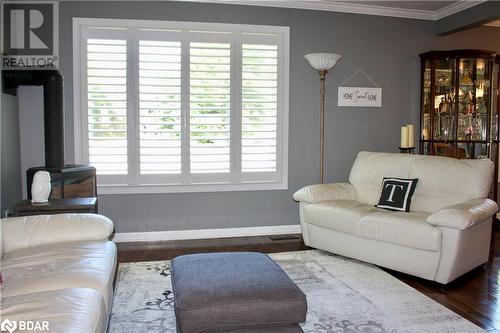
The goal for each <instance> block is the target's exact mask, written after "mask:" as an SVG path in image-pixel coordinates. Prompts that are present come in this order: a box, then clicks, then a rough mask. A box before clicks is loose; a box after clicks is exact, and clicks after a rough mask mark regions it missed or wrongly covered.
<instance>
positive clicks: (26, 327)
mask: <svg viewBox="0 0 500 333" xmlns="http://www.w3.org/2000/svg"><path fill="white" fill-rule="evenodd" d="M17 330H19V331H23V332H25V331H37V332H40V331H50V325H49V322H48V321H47V320H9V319H4V320H3V321H2V322H1V323H0V331H1V332H9V333H13V332H15V331H17Z"/></svg>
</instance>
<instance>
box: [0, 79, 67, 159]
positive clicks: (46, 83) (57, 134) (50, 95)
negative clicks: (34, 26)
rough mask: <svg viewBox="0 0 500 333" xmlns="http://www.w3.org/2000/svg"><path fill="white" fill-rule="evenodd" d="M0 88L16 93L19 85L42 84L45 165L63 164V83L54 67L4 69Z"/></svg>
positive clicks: (9, 92) (6, 91)
mask: <svg viewBox="0 0 500 333" xmlns="http://www.w3.org/2000/svg"><path fill="white" fill-rule="evenodd" d="M2 80H3V90H4V92H5V93H8V94H12V95H16V94H17V88H18V87H19V86H43V117H44V132H45V135H44V136H45V166H46V167H47V168H63V167H64V103H63V100H64V95H63V91H64V82H63V77H62V76H61V74H60V73H59V71H56V70H3V71H2Z"/></svg>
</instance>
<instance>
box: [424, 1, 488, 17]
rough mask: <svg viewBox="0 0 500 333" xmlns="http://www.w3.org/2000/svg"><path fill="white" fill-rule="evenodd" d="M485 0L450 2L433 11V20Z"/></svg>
mask: <svg viewBox="0 0 500 333" xmlns="http://www.w3.org/2000/svg"><path fill="white" fill-rule="evenodd" d="M486 1H487V0H468V1H459V2H456V3H454V4H451V5H449V6H446V7H444V8H443V9H440V10H438V11H436V12H435V14H434V15H435V16H434V20H436V21H437V20H440V19H442V18H445V17H447V16H450V15H453V14H456V13H458V12H461V11H463V10H466V9H469V8H472V7H474V6H477V5H480V4H482V3H483V2H486Z"/></svg>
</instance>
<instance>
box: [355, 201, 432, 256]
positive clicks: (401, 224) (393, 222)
mask: <svg viewBox="0 0 500 333" xmlns="http://www.w3.org/2000/svg"><path fill="white" fill-rule="evenodd" d="M428 216H429V214H427V213H419V212H392V211H387V210H380V211H378V212H375V213H372V214H370V215H367V216H364V217H363V218H362V219H361V220H360V221H359V230H360V232H359V234H358V236H361V237H364V238H368V239H375V240H379V241H382V242H387V243H392V244H398V245H402V246H406V247H410V248H414V249H420V250H427V251H440V250H441V230H440V229H439V228H436V227H434V226H433V225H431V224H430V223H428V222H427V221H426V219H427V217H428Z"/></svg>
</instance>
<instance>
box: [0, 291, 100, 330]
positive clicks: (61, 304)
mask: <svg viewBox="0 0 500 333" xmlns="http://www.w3.org/2000/svg"><path fill="white" fill-rule="evenodd" d="M0 313H2V320H5V319H9V320H10V321H20V320H23V321H28V320H30V321H37V320H40V321H48V324H49V330H50V332H71V333H91V332H93V333H104V332H106V325H107V315H106V308H105V305H104V300H103V298H102V296H101V295H100V294H99V293H98V292H97V291H95V290H92V289H82V288H74V289H61V290H51V291H45V292H40V293H34V294H28V295H18V296H11V297H2V302H1V304H0ZM41 324H42V323H41V322H40V325H41ZM16 332H17V330H16Z"/></svg>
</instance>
